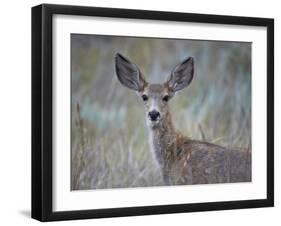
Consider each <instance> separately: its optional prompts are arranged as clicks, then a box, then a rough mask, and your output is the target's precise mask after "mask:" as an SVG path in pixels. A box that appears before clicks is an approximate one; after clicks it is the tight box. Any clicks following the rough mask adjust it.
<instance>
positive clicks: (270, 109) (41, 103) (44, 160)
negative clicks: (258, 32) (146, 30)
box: [31, 4, 274, 221]
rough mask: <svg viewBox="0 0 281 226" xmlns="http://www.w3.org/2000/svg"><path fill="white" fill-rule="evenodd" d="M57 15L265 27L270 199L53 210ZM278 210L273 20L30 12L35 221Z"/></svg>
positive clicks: (78, 9) (86, 10)
mask: <svg viewBox="0 0 281 226" xmlns="http://www.w3.org/2000/svg"><path fill="white" fill-rule="evenodd" d="M55 14H64V15H82V16H97V17H111V18H133V19H147V20H162V21H182V22H195V23H212V24H224V25H247V26H261V27H266V28H267V198H266V199H257V200H246V201H245V200H241V201H226V202H209V203H194V204H171V205H160V206H142V207H129V208H110V209H94V210H73V211H63V212H54V211H53V210H52V200H53V196H52V186H53V179H52V144H53V139H52V137H53V133H52V131H53V126H52V123H53V118H52V112H53V101H52V100H53V78H52V18H53V15H55ZM270 206H274V20H273V19H268V18H253V17H238V16H221V15H220V16H219V15H205V14H190V13H176V12H160V11H144V10H131V9H117V8H96V7H83V6H66V5H50V4H43V5H39V6H35V7H33V8H32V208H31V213H32V218H34V219H37V220H40V221H56V220H72V219H86V218H105V217H121V216H135V215H149V214H167V213H180V212H195V211H211V210H228V209H243V208H257V207H270Z"/></svg>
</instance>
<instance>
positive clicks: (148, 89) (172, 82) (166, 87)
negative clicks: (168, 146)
mask: <svg viewBox="0 0 281 226" xmlns="http://www.w3.org/2000/svg"><path fill="white" fill-rule="evenodd" d="M193 61H194V60H193V58H192V57H189V58H187V59H185V60H184V61H183V62H181V63H180V64H178V65H177V66H176V67H175V68H174V70H172V72H171V74H170V76H169V79H168V80H167V81H166V82H164V83H162V84H150V83H148V82H147V81H146V80H145V77H144V76H143V74H142V73H141V71H140V69H139V68H138V67H137V65H135V64H134V63H132V62H131V61H129V60H128V59H127V58H125V57H124V56H122V55H121V54H119V53H117V54H116V55H115V70H116V74H117V77H118V79H119V81H120V83H121V84H122V85H124V86H125V87H127V88H129V89H132V90H134V91H136V92H137V95H138V96H139V97H140V98H141V99H142V101H143V103H144V105H145V109H146V119H147V124H148V126H149V127H151V128H154V127H157V125H158V124H159V123H160V122H161V121H162V120H163V119H164V118H165V116H166V115H167V113H168V102H169V101H170V100H171V99H172V97H173V96H174V95H175V93H176V92H178V91H179V90H182V89H183V88H185V87H187V86H188V85H189V84H190V83H191V81H192V79H193V74H194V63H193Z"/></svg>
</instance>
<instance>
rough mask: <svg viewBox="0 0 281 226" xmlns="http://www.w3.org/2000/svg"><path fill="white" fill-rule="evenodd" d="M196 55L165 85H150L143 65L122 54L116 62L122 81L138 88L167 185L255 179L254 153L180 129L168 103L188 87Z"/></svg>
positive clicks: (176, 70) (186, 61)
mask: <svg viewBox="0 0 281 226" xmlns="http://www.w3.org/2000/svg"><path fill="white" fill-rule="evenodd" d="M193 61H194V60H193V58H191V57H189V58H187V59H186V60H184V61H183V62H182V63H180V64H179V65H177V66H176V67H175V69H174V70H173V71H172V73H171V75H170V78H169V79H168V81H166V82H165V83H163V84H149V83H148V82H147V81H146V80H145V78H144V76H143V75H142V73H141V71H140V70H139V68H138V67H137V66H136V65H135V64H134V63H132V62H130V61H129V60H128V59H127V58H125V57H124V56H122V55H121V54H116V56H115V65H116V73H117V77H118V79H119V81H120V82H121V84H123V85H124V86H126V87H128V88H130V89H132V90H135V91H137V94H138V95H139V96H140V97H141V98H142V99H143V102H144V105H145V107H146V111H147V117H146V119H147V125H148V128H149V140H150V145H151V150H152V153H153V156H154V157H155V160H156V162H157V165H158V166H159V168H160V171H161V173H162V176H163V181H164V183H165V184H167V185H171V184H206V183H226V182H247V181H251V153H250V150H248V149H236V150H234V149H229V148H224V147H221V146H219V145H215V144H212V143H208V142H203V141H197V140H192V139H189V138H188V137H185V136H183V135H182V134H181V133H180V132H178V131H176V129H175V127H174V125H173V122H172V117H171V113H170V109H169V105H168V102H169V101H170V99H171V98H172V97H173V96H174V94H175V93H176V92H177V91H179V90H181V89H183V88H185V87H187V86H188V85H189V84H190V83H191V81H192V79H193V74H194V62H193Z"/></svg>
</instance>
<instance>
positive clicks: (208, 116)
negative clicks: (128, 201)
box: [71, 34, 251, 190]
mask: <svg viewBox="0 0 281 226" xmlns="http://www.w3.org/2000/svg"><path fill="white" fill-rule="evenodd" d="M117 52H120V53H122V54H123V55H125V56H127V57H128V58H129V59H131V60H132V61H133V62H135V63H136V64H137V65H138V66H139V67H140V69H141V71H142V72H143V74H144V75H145V77H146V78H147V80H148V81H149V82H154V83H155V82H164V81H165V80H166V79H167V77H168V75H169V73H170V72H171V70H172V69H173V68H174V67H175V66H176V65H177V64H178V63H179V62H181V61H182V60H183V59H184V58H186V57H188V56H193V57H194V58H195V77H194V80H193V82H192V83H191V85H190V86H189V87H188V88H187V89H184V90H183V91H181V92H179V93H178V94H177V96H176V97H174V98H173V100H172V101H171V103H170V108H171V112H172V115H173V120H174V123H175V125H176V127H177V129H178V130H179V131H181V132H182V133H183V134H185V135H186V136H188V137H190V138H193V139H199V140H205V141H209V142H213V143H216V144H219V145H222V146H225V147H235V148H249V147H251V44H250V43H234V42H213V41H195V40H170V39H149V38H129V37H112V36H95V35H78V34H77V35H76V34H72V36H71V66H72V68H71V76H72V149H71V152H72V153H71V156H72V161H71V189H72V190H80V189H103V188H125V187H144V186H157V185H163V182H162V179H161V177H160V172H159V170H158V168H157V165H156V164H155V163H154V162H153V158H152V153H151V151H150V149H149V146H148V134H147V128H146V125H145V113H144V107H143V103H142V101H141V100H140V99H139V98H138V97H137V96H136V94H135V93H134V92H133V91H130V90H128V89H126V88H124V87H123V86H122V85H121V84H120V83H119V81H118V80H117V77H116V74H115V67H114V54H115V53H117Z"/></svg>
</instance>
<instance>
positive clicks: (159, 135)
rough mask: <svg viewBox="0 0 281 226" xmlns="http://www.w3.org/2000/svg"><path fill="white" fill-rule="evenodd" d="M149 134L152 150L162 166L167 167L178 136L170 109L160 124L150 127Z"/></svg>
mask: <svg viewBox="0 0 281 226" xmlns="http://www.w3.org/2000/svg"><path fill="white" fill-rule="evenodd" d="M149 136H150V146H151V150H152V152H153V154H154V156H155V157H156V160H157V161H158V163H159V164H160V166H161V167H162V168H163V167H164V168H165V167H166V165H167V164H169V161H167V160H168V159H171V158H172V157H173V152H174V149H175V148H174V147H176V146H177V137H178V134H177V133H176V131H175V128H174V125H173V122H172V118H171V114H170V111H169V110H168V111H167V113H166V114H165V117H164V118H162V119H161V121H160V122H159V125H157V126H156V127H153V128H149Z"/></svg>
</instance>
